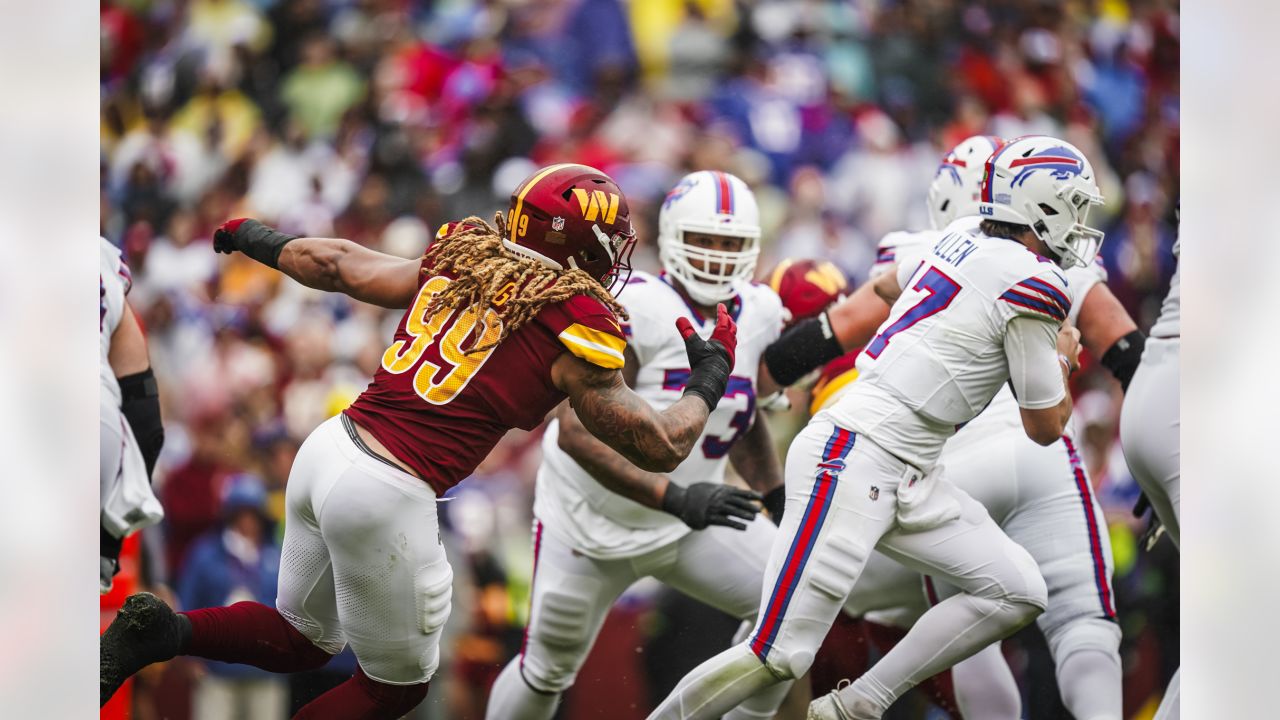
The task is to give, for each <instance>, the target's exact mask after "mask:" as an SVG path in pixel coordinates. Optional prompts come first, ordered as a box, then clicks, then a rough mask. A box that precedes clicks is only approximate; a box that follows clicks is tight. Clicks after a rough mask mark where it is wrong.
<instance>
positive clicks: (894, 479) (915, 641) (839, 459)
mask: <svg viewBox="0 0 1280 720" xmlns="http://www.w3.org/2000/svg"><path fill="white" fill-rule="evenodd" d="M922 475H923V474H922V473H921V472H920V471H919V470H918V469H916V468H914V467H912V466H910V465H907V464H906V463H903V462H902V461H901V460H898V459H897V458H895V457H894V456H893V455H891V454H889V453H888V452H886V451H885V450H883V449H882V448H880V447H879V446H878V445H876V444H875V443H874V442H872V441H871V440H870V439H868V438H866V437H864V436H859V435H856V434H855V433H853V432H851V431H849V430H847V429H845V428H841V427H838V426H836V425H834V424H833V423H832V422H830V421H828V420H826V419H824V418H822V416H821V415H819V416H818V418H815V419H814V420H811V421H810V422H809V425H808V426H807V427H806V428H805V429H804V430H802V431H801V432H800V434H799V435H797V436H796V439H795V440H794V441H793V442H792V445H791V449H790V450H789V451H788V453H787V463H786V478H787V511H786V514H785V516H784V518H783V522H782V527H781V528H780V532H779V535H778V539H777V541H775V543H774V546H773V551H772V553H771V555H770V558H769V565H768V570H767V571H766V574H765V586H764V592H763V597H762V600H761V613H760V617H759V618H758V619H757V621H756V627H755V629H754V630H753V632H752V634H751V636H750V637H749V638H748V639H747V641H746V642H745V643H742V644H739V645H736V646H734V647H733V648H730V649H729V650H727V651H725V652H723V653H721V654H720V655H717V656H716V657H714V658H712V659H710V660H708V661H707V662H705V663H703V664H702V665H700V666H698V667H697V668H695V669H694V670H693V671H692V672H690V673H689V674H688V675H686V676H685V678H684V679H683V680H681V682H680V684H679V685H678V686H677V687H676V689H675V690H674V691H673V692H672V694H671V695H670V696H669V697H668V698H667V699H666V700H665V701H663V703H662V704H661V705H660V706H659V707H658V708H657V710H655V711H654V712H653V714H652V715H650V718H651V720H653V719H656V718H686V719H687V718H714V717H718V716H719V715H721V714H722V713H723V712H725V710H726V709H727V708H731V707H734V706H735V705H736V704H737V703H738V702H740V701H741V700H742V698H745V697H749V696H751V695H753V694H755V693H756V692H758V691H759V690H760V689H761V688H765V687H769V686H770V685H773V684H774V683H777V682H779V681H780V680H787V679H792V678H796V677H799V676H801V675H803V674H804V673H805V672H806V671H807V670H808V669H809V666H810V665H811V664H812V663H813V657H814V654H815V653H816V652H817V650H818V648H819V646H821V644H822V640H823V639H824V638H825V637H826V634H827V631H828V630H829V629H830V627H831V623H832V621H833V620H834V619H835V616H836V614H837V613H839V612H840V610H841V607H842V606H843V605H844V602H845V599H846V598H847V597H848V595H849V592H850V590H852V588H853V586H854V583H855V581H856V580H857V579H858V576H859V575H860V574H861V572H862V568H863V566H864V565H865V563H866V562H867V558H868V556H869V555H870V553H871V550H872V549H873V548H877V547H878V548H879V549H880V550H881V551H882V552H884V553H885V554H887V555H889V556H890V557H893V558H894V559H895V560H897V561H899V562H901V563H904V564H906V565H908V566H910V567H912V568H913V569H915V570H917V571H921V572H927V573H929V574H932V575H935V576H938V577H945V578H947V579H948V580H951V581H952V582H953V583H955V584H956V585H957V586H959V587H960V588H961V589H962V590H963V591H964V593H965V594H961V595H957V596H955V597H953V598H950V599H948V600H946V601H944V602H942V603H940V604H939V605H938V606H937V607H934V608H932V609H931V610H929V611H928V612H927V613H925V614H924V615H923V616H922V617H921V618H920V620H919V622H917V623H916V625H915V627H914V628H912V630H911V632H910V633H908V634H907V637H906V638H904V639H903V641H902V642H901V643H899V644H898V646H897V647H895V648H894V649H893V650H892V651H891V652H889V653H888V654H886V655H885V657H884V658H882V659H881V660H880V662H879V663H878V664H877V665H876V666H875V667H874V668H872V670H871V671H870V672H869V673H867V674H866V675H864V676H863V677H862V678H860V679H859V680H858V682H857V683H855V684H854V687H856V688H859V690H860V691H861V692H862V693H863V694H864V695H869V696H870V697H872V698H873V700H874V701H875V702H876V703H877V704H882V706H883V707H882V709H881V711H883V708H887V707H888V705H889V704H891V703H892V702H893V700H895V699H897V697H899V696H901V695H902V694H903V693H905V692H906V691H907V690H908V689H910V688H911V687H912V686H914V685H916V684H917V683H919V682H920V681H922V680H924V679H925V678H928V677H929V676H931V675H934V674H936V673H938V672H940V671H942V670H944V669H946V668H948V667H950V666H951V665H953V664H955V663H956V662H958V661H959V660H961V659H963V658H965V657H968V656H969V655H972V654H973V653H974V652H977V651H978V650H979V649H981V648H982V647H984V646H986V645H988V644H990V643H992V642H994V641H995V640H999V639H1000V638H1003V637H1005V636H1006V635H1008V634H1010V633H1012V632H1014V631H1015V630H1017V629H1018V628H1020V627H1022V626H1023V625H1025V624H1026V623H1028V622H1030V621H1031V620H1033V619H1034V618H1035V617H1036V616H1037V615H1038V614H1040V612H1041V611H1042V610H1043V609H1044V607H1045V604H1046V594H1047V591H1046V589H1045V584H1044V581H1043V580H1042V579H1041V577H1040V574H1039V572H1038V571H1037V570H1036V567H1035V562H1034V561H1033V560H1032V559H1031V556H1030V555H1028V554H1027V552H1026V551H1025V550H1023V549H1022V548H1021V547H1019V546H1018V545H1016V544H1015V543H1014V542H1013V541H1012V540H1010V539H1009V538H1008V537H1007V536H1005V534H1004V533H1003V532H1001V531H1000V528H998V527H997V526H996V524H995V522H994V521H992V520H991V517H990V516H989V515H987V512H986V510H984V509H983V508H982V506H981V505H979V504H978V503H976V502H974V501H973V500H972V499H971V498H969V496H967V495H965V494H964V493H963V492H961V491H959V490H957V489H956V488H954V487H953V486H951V485H950V484H949V483H947V482H945V481H942V480H935V482H937V486H936V488H935V489H934V492H933V495H932V496H931V498H930V500H929V501H927V502H928V503H929V504H931V505H939V506H941V505H944V504H951V505H952V506H958V508H959V513H960V514H959V517H955V518H953V519H950V520H946V521H943V522H941V524H939V525H937V526H936V527H932V528H929V529H922V530H918V531H916V532H906V531H904V530H903V529H902V528H900V527H899V526H898V524H897V522H898V501H897V493H898V489H899V484H900V483H911V482H912V481H919V480H921V479H922ZM904 489H905V487H904ZM930 509H931V508H930V507H922V508H918V509H917V512H920V513H921V514H923V515H928V514H930V513H929V512H928V511H929V510H930Z"/></svg>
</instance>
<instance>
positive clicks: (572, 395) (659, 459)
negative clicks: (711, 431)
mask: <svg viewBox="0 0 1280 720" xmlns="http://www.w3.org/2000/svg"><path fill="white" fill-rule="evenodd" d="M551 379H552V382H553V383H555V385H556V387H558V388H560V389H561V390H562V391H564V393H565V394H567V395H568V396H569V404H570V406H571V407H572V411H573V412H574V413H575V414H576V415H577V418H578V420H580V421H581V423H582V427H583V428H584V429H585V430H586V431H587V432H589V433H591V434H592V435H594V436H595V437H596V438H597V439H599V440H600V441H601V442H603V443H604V444H605V445H607V446H609V447H610V448H612V449H613V450H614V451H616V452H617V453H618V454H620V455H621V456H622V457H623V458H625V459H626V460H627V461H629V462H631V463H632V464H634V465H635V466H637V467H639V468H640V469H641V470H647V471H649V472H653V473H665V472H671V471H672V470H674V469H676V467H677V466H678V465H679V464H680V463H681V462H682V461H683V460H684V459H685V458H686V457H688V455H689V451H690V450H692V449H693V446H694V443H696V442H697V440H698V437H699V436H700V435H701V434H702V428H703V426H704V425H706V423H707V417H708V415H710V411H709V409H708V407H707V404H706V403H705V402H703V400H702V399H701V398H699V397H697V396H695V395H685V396H684V397H682V398H680V399H679V400H677V401H676V402H675V404H673V405H671V406H670V407H668V408H667V409H666V410H664V411H662V412H658V411H657V410H654V409H653V406H652V405H650V404H649V403H648V402H645V400H644V398H641V397H640V396H639V395H637V394H635V393H634V392H632V390H631V388H629V387H627V384H626V383H625V382H624V381H623V377H622V373H621V372H620V371H618V370H607V369H605V368H602V367H599V366H596V365H592V364H591V363H588V362H586V361H585V360H582V359H580V358H578V357H577V356H575V355H572V354H569V353H565V354H563V355H561V356H560V357H559V358H558V359H557V360H556V361H555V363H554V364H553V365H552V366H551ZM566 412H567V411H566ZM624 494H625V493H624ZM628 497H630V496H628ZM633 499H634V498H633ZM645 504H649V503H645Z"/></svg>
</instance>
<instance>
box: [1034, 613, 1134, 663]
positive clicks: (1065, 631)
mask: <svg viewBox="0 0 1280 720" xmlns="http://www.w3.org/2000/svg"><path fill="white" fill-rule="evenodd" d="M1045 640H1047V641H1048V643H1049V653H1050V654H1051V655H1052V656H1053V661H1054V664H1056V665H1057V666H1058V667H1062V665H1063V664H1064V663H1065V662H1066V661H1067V658H1069V657H1071V655H1072V654H1073V653H1077V652H1084V651H1093V652H1099V653H1103V654H1105V655H1110V656H1113V657H1114V658H1115V659H1116V662H1117V664H1118V663H1119V661H1120V626H1119V625H1118V624H1116V623H1114V622H1112V621H1110V620H1104V619H1102V618H1096V617H1095V618H1081V619H1079V620H1073V621H1072V622H1069V623H1065V624H1063V625H1062V626H1060V627H1057V628H1054V629H1052V630H1046V631H1045Z"/></svg>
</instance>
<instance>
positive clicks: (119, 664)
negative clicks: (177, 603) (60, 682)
mask: <svg viewBox="0 0 1280 720" xmlns="http://www.w3.org/2000/svg"><path fill="white" fill-rule="evenodd" d="M190 634H191V623H190V622H189V621H188V620H187V619H186V618H184V617H182V616H181V615H179V614H177V613H175V612H174V611H173V608H171V607H169V606H168V605H167V604H165V602H164V601H163V600H161V599H160V598H158V597H156V596H155V595H152V594H151V593H138V594H137V595H130V596H129V598H128V599H127V600H125V601H124V607H122V608H120V611H119V612H118V613H116V617H115V619H114V620H112V621H111V625H110V626H108V627H107V631H106V632H105V633H103V634H102V637H101V638H100V639H99V645H98V706H99V707H101V706H103V705H106V704H107V701H108V700H110V699H111V696H112V695H115V694H116V690H119V689H120V686H121V685H123V684H124V681H125V680H128V679H129V677H130V676H132V675H133V674H134V673H136V672H138V671H139V670H141V669H142V668H144V667H146V666H148V665H150V664H152V663H157V662H163V661H165V660H171V659H173V658H174V657H175V656H176V655H177V654H178V652H179V651H180V650H181V649H182V646H183V644H184V643H185V641H186V639H187V637H188V636H190Z"/></svg>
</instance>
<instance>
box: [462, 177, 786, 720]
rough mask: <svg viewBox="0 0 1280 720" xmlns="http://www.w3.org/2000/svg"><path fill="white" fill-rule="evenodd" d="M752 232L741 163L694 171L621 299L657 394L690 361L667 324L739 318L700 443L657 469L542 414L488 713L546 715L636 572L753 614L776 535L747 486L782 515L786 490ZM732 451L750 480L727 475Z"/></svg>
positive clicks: (676, 385) (638, 382)
mask: <svg viewBox="0 0 1280 720" xmlns="http://www.w3.org/2000/svg"><path fill="white" fill-rule="evenodd" d="M759 242H760V223H759V211H758V210H757V208H756V201H755V197H754V196H753V194H752V192H751V190H750V188H748V187H747V185H746V183H744V182H743V181H742V180H740V179H738V178H737V177H735V176H733V175H730V174H728V173H724V172H715V171H701V172H695V173H692V174H690V175H688V176H686V177H685V178H684V179H682V180H681V181H680V183H679V184H677V185H676V187H675V188H674V189H673V190H672V191H671V192H670V193H668V194H667V197H666V199H665V201H664V202H663V204H662V208H661V210H660V212H659V216H658V247H659V254H660V257H661V261H662V265H663V268H664V270H665V272H663V273H662V274H661V275H657V276H654V275H649V274H646V273H636V274H635V275H633V276H632V277H631V280H630V283H629V284H628V286H627V291H626V292H625V293H623V294H622V295H621V296H620V297H619V302H621V303H622V305H623V306H624V307H625V308H626V310H627V313H628V315H630V320H629V321H628V322H626V323H624V324H623V333H624V334H625V335H626V336H627V347H626V350H625V351H624V352H623V355H624V357H625V358H626V363H625V365H624V366H623V369H622V372H623V377H624V378H626V381H627V384H628V385H630V386H631V387H633V388H634V389H635V391H636V393H638V394H639V395H640V396H641V397H642V398H644V399H646V400H648V401H649V402H650V403H651V404H652V405H653V406H654V407H655V408H664V407H667V406H669V405H670V404H671V403H673V402H675V401H676V400H677V399H678V398H679V397H680V393H681V392H682V390H683V388H684V384H685V382H686V378H687V377H688V373H689V368H688V362H687V360H686V358H685V353H684V351H683V349H682V348H681V347H680V344H679V342H678V339H677V338H676V337H675V336H674V335H673V334H672V333H670V332H668V331H666V328H667V327H668V326H669V325H670V323H671V319H672V318H675V317H683V318H687V319H688V320H690V321H692V322H693V323H694V324H695V325H696V326H697V327H699V328H702V329H703V330H704V331H705V330H708V329H710V326H711V317H712V312H713V309H714V307H715V305H716V304H717V303H724V304H726V305H727V306H728V307H729V308H730V313H731V314H732V315H733V317H734V319H735V320H736V321H737V324H738V350H737V353H736V364H735V366H734V369H733V374H732V375H731V376H730V378H729V384H728V386H727V389H726V391H725V397H724V399H723V400H721V401H720V405H719V406H717V408H716V410H715V412H714V413H712V416H711V418H710V419H709V420H708V421H707V426H706V429H705V430H703V434H702V438H701V439H700V440H699V441H698V443H697V448H696V449H695V450H694V451H693V452H692V453H691V454H690V455H689V457H688V458H687V459H686V460H685V461H684V462H683V463H681V464H680V466H679V467H677V468H676V469H675V470H673V471H671V472H669V473H666V474H665V475H656V474H653V473H646V472H645V471H644V470H642V469H640V468H637V467H635V466H634V465H632V464H631V463H630V462H628V461H627V459H626V458H624V457H623V456H621V455H619V454H618V453H616V452H614V451H612V450H610V449H609V448H608V447H607V446H606V445H604V444H603V443H601V442H600V441H599V440H597V439H595V438H594V437H592V436H591V434H590V433H588V432H587V431H586V428H584V427H583V424H582V422H581V421H579V420H578V419H577V418H576V417H574V415H573V413H572V412H569V411H565V412H561V413H560V415H559V418H558V421H552V423H551V424H550V425H549V427H548V429H547V433H546V435H545V436H544V437H543V460H542V466H541V467H540V468H539V470H538V481H537V494H536V499H535V501H534V514H535V516H536V518H537V519H536V520H535V523H534V548H535V550H534V572H533V577H534V580H535V581H534V584H533V589H532V600H531V609H530V613H529V625H528V627H527V629H526V634H525V641H524V644H523V646H522V647H521V651H520V654H519V655H518V656H517V657H516V658H514V659H513V660H512V661H511V662H510V663H508V665H507V667H506V668H505V669H504V670H503V672H502V674H501V675H500V676H499V677H498V680H497V682H496V683H495V684H494V686H493V692H492V694H491V695H490V698H489V708H488V713H487V715H486V717H488V718H490V720H549V719H550V718H551V717H552V715H553V714H554V713H555V707H556V703H557V701H558V699H559V697H560V694H561V693H563V692H564V691H565V690H566V689H568V688H569V686H570V685H572V684H573V681H574V677H575V676H576V674H577V672H578V669H579V668H580V667H581V666H582V663H583V661H584V660H585V659H586V657H587V653H588V652H590V650H591V646H592V644H593V643H594V641H595V638H596V635H597V634H598V633H599V631H600V627H601V625H602V623H603V622H604V619H605V615H606V613H607V612H608V610H609V608H610V606H612V605H613V602H614V601H615V600H616V599H617V598H618V596H619V595H620V594H621V593H622V591H623V590H625V589H626V588H627V587H628V586H630V585H631V584H632V583H634V582H635V581H636V580H638V579H640V578H642V577H645V576H652V577H655V578H657V579H659V580H661V581H663V582H665V583H668V584H670V585H671V586H672V587H675V588H676V589H678V590H680V591H682V592H684V593H687V594H688V595H690V596H692V597H695V598H697V599H699V600H701V601H703V602H706V603H708V604H710V605H712V606H714V607H716V608H718V609H720V610H722V611H724V612H726V613H729V614H731V615H734V616H736V617H739V618H749V617H754V614H755V611H756V608H757V606H758V603H759V598H760V585H761V583H762V582H763V577H764V563H765V559H766V558H767V557H768V555H769V549H770V547H771V546H772V544H773V538H774V535H775V534H776V529H775V527H774V526H773V525H772V524H770V523H769V522H768V521H767V520H765V519H763V518H756V517H755V515H756V511H757V509H758V507H759V506H758V505H757V504H756V500H757V499H760V498H762V497H767V498H769V503H770V504H771V505H772V506H773V507H772V510H773V512H775V513H777V514H781V511H782V503H783V494H784V493H783V488H782V468H781V465H780V463H779V461H778V458H777V456H776V453H775V450H774V447H773V441H772V439H771V437H770V435H769V431H768V427H767V425H766V423H765V420H764V417H763V416H761V415H758V414H757V413H756V395H757V386H756V375H757V371H758V368H759V364H760V358H761V355H762V354H763V352H764V349H765V347H767V346H768V345H769V344H770V343H772V342H773V341H774V340H776V339H777V338H778V334H779V332H780V331H781V329H782V322H783V318H782V304H781V302H780V301H779V299H778V296H777V295H776V294H775V293H774V292H773V291H771V290H770V289H769V288H768V287H766V286H764V285H757V284H754V283H752V282H751V278H752V276H753V274H754V272H755V267H756V258H757V256H758V254H759ZM729 462H732V463H733V465H734V467H735V469H737V470H738V472H739V474H740V475H742V476H743V477H744V478H745V479H746V480H747V481H748V483H750V484H751V485H752V486H753V487H754V489H755V490H757V491H758V493H759V494H755V493H746V492H745V491H741V490H737V489H734V488H732V487H731V486H728V485H725V484H724V475H725V468H726V464H727V463H729ZM610 489H612V490H616V491H617V492H618V493H621V494H615V493H614V492H610ZM624 495H626V496H629V497H624ZM664 511H665V512H664ZM682 521H683V522H682ZM695 530H699V531H701V532H694V531H695ZM785 690H786V688H785V687H784V688H782V692H783V693H785ZM780 699H781V697H780V695H779V694H778V693H777V692H774V693H768V694H766V696H763V697H761V698H759V699H754V700H753V701H748V703H746V704H745V707H744V708H743V709H742V714H737V715H735V714H732V713H731V714H730V715H728V716H726V717H761V718H764V717H773V713H774V711H775V710H776V706H777V703H778V701H780ZM753 702H754V703H756V704H755V705H753V704H752V703H753ZM756 705H759V706H758V707H757V706H756Z"/></svg>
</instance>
